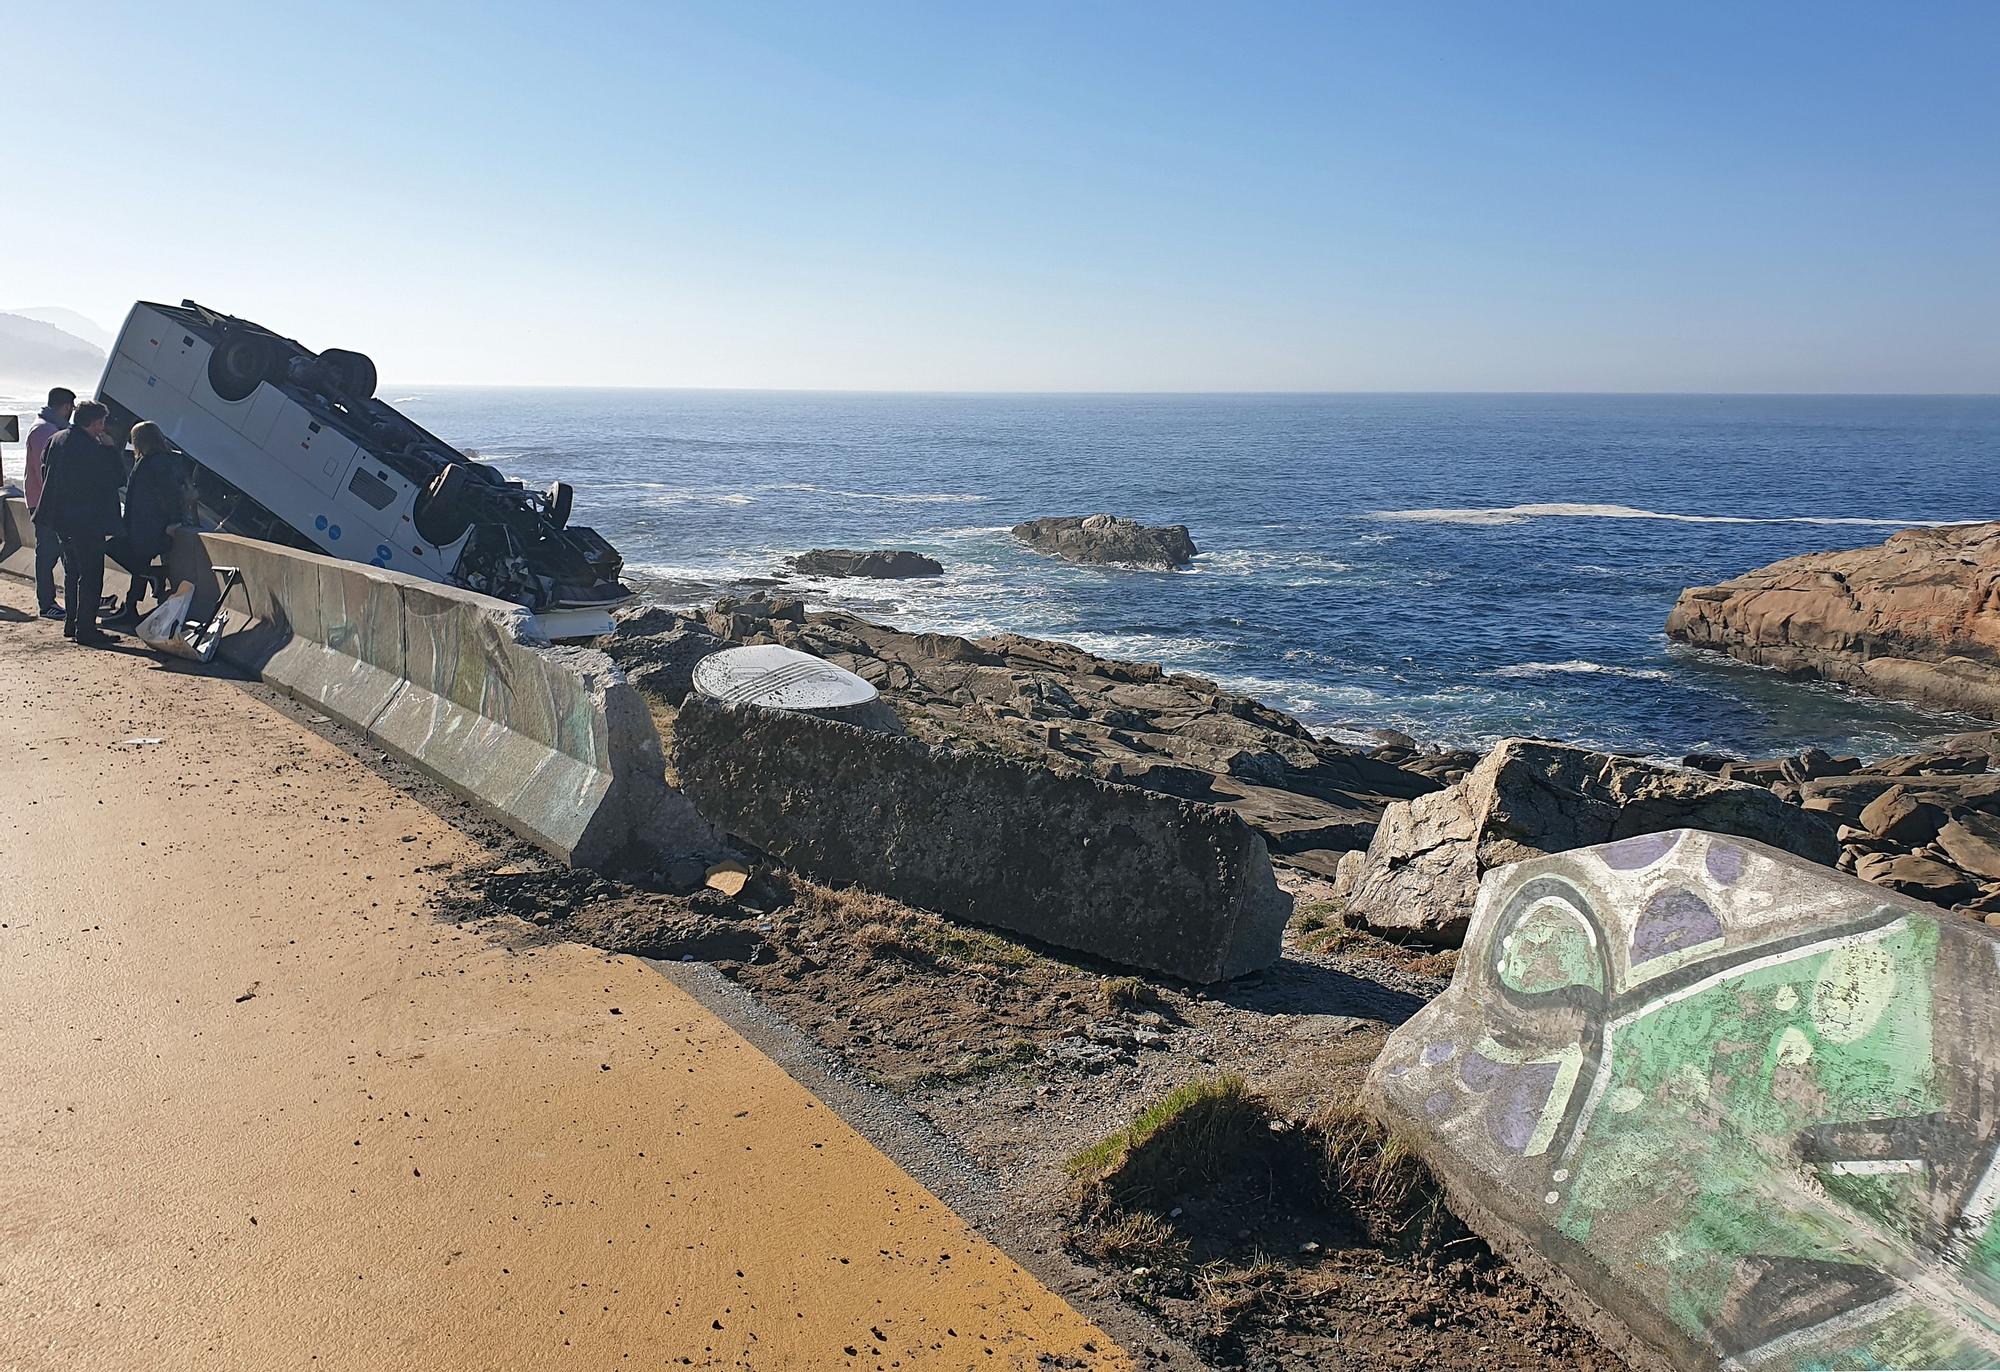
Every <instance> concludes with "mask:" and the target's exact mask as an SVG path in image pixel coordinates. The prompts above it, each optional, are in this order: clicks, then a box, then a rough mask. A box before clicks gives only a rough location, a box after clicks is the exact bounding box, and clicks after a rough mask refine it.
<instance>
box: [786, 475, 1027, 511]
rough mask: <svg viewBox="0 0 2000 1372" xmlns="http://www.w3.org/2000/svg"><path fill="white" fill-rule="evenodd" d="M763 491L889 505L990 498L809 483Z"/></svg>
mask: <svg viewBox="0 0 2000 1372" xmlns="http://www.w3.org/2000/svg"><path fill="white" fill-rule="evenodd" d="M764 489H766V490H772V491H806V492H809V493H811V494H813V495H830V496H833V497H834V498H836V499H838V500H881V501H886V502H887V503H889V504H891V505H977V504H979V503H981V502H983V501H985V500H987V499H989V498H990V497H988V496H983V495H966V494H964V493H962V492H957V491H926V492H912V493H906V494H902V495H895V494H891V493H889V492H886V491H843V490H840V489H838V488H837V487H833V486H818V485H815V484H813V483H812V482H810V481H781V482H778V483H776V484H775V485H772V486H768V487H765V488H764Z"/></svg>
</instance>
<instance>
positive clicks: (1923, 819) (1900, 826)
mask: <svg viewBox="0 0 2000 1372" xmlns="http://www.w3.org/2000/svg"><path fill="white" fill-rule="evenodd" d="M1948 818H1949V816H1948V815H1947V814H1946V813H1945V810H1944V807H1943V806H1941V805H1939V804H1937V802H1935V801H1932V800H1926V799H1924V798H1923V797H1922V796H1916V795H1912V794H1910V792H1909V791H1908V790H1907V789H1906V788H1904V787H1902V786H1891V787H1890V788H1889V789H1888V790H1886V791H1884V792H1883V793H1882V794H1881V795H1879V796H1877V797H1875V799H1873V800H1871V801H1869V802H1868V804H1867V805H1865V806H1863V807H1862V810H1861V827H1862V828H1864V829H1866V830H1867V831H1868V832H1869V833H1871V834H1873V835H1875V836H1876V837H1877V838H1883V839H1888V840H1889V841H1891V842H1892V843H1900V844H1903V845H1904V846H1905V847H1910V848H1914V847H1917V846H1918V845H1919V844H1924V843H1929V842H1930V841H1931V840H1932V839H1934V838H1936V837H1937V834H1938V830H1940V829H1942V828H1943V827H1944V824H1945V821H1946V820H1947V819H1948Z"/></svg>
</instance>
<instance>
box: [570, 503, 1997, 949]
mask: <svg viewBox="0 0 2000 1372" xmlns="http://www.w3.org/2000/svg"><path fill="white" fill-rule="evenodd" d="M1057 522H1059V523H1062V524H1064V525H1068V524H1070V523H1072V522H1074V523H1077V524H1078V525H1079V526H1080V524H1081V521H1057ZM1123 522H1124V521H1119V523H1123ZM1135 527H1136V526H1135ZM1989 553H1990V554H1991V555H1992V556H1994V557H1995V558H1997V559H2000V525H1982V526H1962V527H1959V528H1953V529H1923V530H1911V531H1908V532H1907V533H1904V534H1898V535H1896V536H1895V537H1893V538H1891V539H1890V540H1889V541H1888V542H1887V543H1886V544H1884V545H1881V546H1880V547H1877V548H1873V549H1862V550H1857V551H1855V552H1850V553H1828V554H1816V555H1813V556H1811V557H1806V558H1794V559H1790V560H1789V561H1787V562H1782V563H1778V564H1775V565H1774V566H1773V567H1769V568H1764V569H1761V570H1760V571H1756V572H1751V573H1747V574H1746V575H1744V576H1742V577H1739V578H1736V579H1735V580H1734V581H1731V582H1727V583H1724V584H1723V585H1722V586H1719V587H1701V588H1695V589H1692V590H1690V591H1688V592H1687V593H1686V594H1684V595H1683V596H1682V598H1681V601H1680V604H1679V605H1678V606H1677V607H1676V608H1675V611H1674V617H1673V619H1672V620H1671V621H1670V626H1669V627H1670V632H1672V633H1673V634H1674V636H1675V637H1676V638H1679V639H1681V640H1682V641H1685V642H1696V643H1700V644H1702V645H1703V646H1710V647H1718V648H1721V649H1723V650H1725V651H1728V652H1730V653H1731V654H1732V655H1734V656H1738V657H1742V658H1745V659H1747V660H1752V661H1761V662H1765V663H1766V664H1767V665H1777V666H1789V668H1790V669H1792V670H1799V671H1810V672H1812V673H1813V674H1815V675H1821V676H1825V677H1828V678H1830V679H1834V680H1842V681H1852V682H1855V683H1856V684H1860V685H1863V686H1864V687H1865V688H1869V689H1884V683H1885V682H1886V683H1888V684H1889V685H1902V684H1907V683H1909V682H1912V681H1916V680H1918V679H1919V678H1918V677H1916V676H1912V675H1911V674H1910V672H1909V671H1908V670H1907V669H1908V668H1910V666H1911V665H1912V664H1918V665H1924V666H1925V668H1926V671H1927V672H1928V675H1925V676H1923V677H1922V678H1921V680H1922V681H1924V682H1926V683H1928V684H1929V686H1928V692H1929V693H1928V694H1924V693H1921V692H1920V693H1918V694H1920V695H1922V698H1924V699H1925V700H1926V701H1927V702H1929V703H1950V704H1952V705H1955V706H1957V707H1961V708H1964V707H1969V706H1977V705H1980V704H1982V703H1983V702H1985V701H1986V699H1987V695H1986V694H1985V693H1987V692H1990V693H1991V701H1992V703H1991V705H1990V706H1988V707H1987V708H1988V709H1989V711H1990V712H1992V713H1995V714H2000V672H1993V673H1989V674H1987V675H1985V676H1983V677H1981V678H1980V679H1979V680H1977V681H1976V682H1975V679H1974V675H1973V674H1974V673H1987V669H1986V668H1985V667H1984V666H1983V665H1982V663H1983V661H1984V660H1985V659H1982V658H1979V657H1975V656H1973V654H1974V653H1975V652H1987V653H1990V656H1991V658H1992V660H1994V661H1995V662H1996V663H2000V649H1994V650H1988V649H1986V648H1984V647H1982V646H1981V645H1982V644H1983V643H1984V642H1985V637H1984V635H1985V634H1986V632H1987V630H1988V628H1989V626H1988V624H1987V623H1986V620H1985V617H1984V616H1985V614H1986V611H1985V609H1984V604H1985V599H1986V596H1987V591H1986V590H1985V589H1983V588H1984V587H1985V585H1986V583H1985V581H1984V580H1983V578H1984V576H1985V573H1983V572H1982V571H1981V570H1980V568H1981V567H1982V566H1983V565H1984V563H1983V562H1982V561H1981V559H1983V558H1985V557H1987V556H1988V555H1989ZM853 556H855V557H860V556H865V554H854V555H853ZM1926 567H1928V568H1929V570H1925V568H1926ZM1842 606H1844V607H1846V608H1845V609H1839V613H1836V609H1838V607H1842ZM1857 607H1859V608H1857ZM1913 607H1917V608H1913ZM1898 608H1900V610H1901V611H1902V612H1903V613H1902V614H1901V618H1900V619H1897V618H1896V616H1895V614H1893V613H1892V611H1895V610H1897V609H1898ZM1918 608H1922V613H1919V612H1918ZM1808 610H1811V613H1808ZM1843 615H1845V616H1847V617H1848V618H1854V617H1856V616H1859V617H1862V618H1867V617H1868V616H1873V618H1870V619H1868V622H1869V623H1870V624H1873V625H1875V626H1876V627H1875V628H1873V629H1870V630H1867V631H1863V630H1861V629H1856V628H1853V627H1852V626H1851V625H1848V619H1844V618H1842V616H1843ZM1926 616H1927V617H1926ZM1892 621H1893V622H1895V623H1898V624H1900V626H1901V627H1900V630H1899V631H1898V633H1899V635H1900V636H1895V635H1891V634H1890V632H1889V630H1888V629H1887V628H1886V627H1883V626H1886V625H1888V624H1890V623H1891V622H1892ZM1826 625H1833V626H1835V627H1832V628H1825V627H1814V626H1826ZM1731 626H1736V627H1733V628H1732V627H1731ZM1843 626H1845V627H1843ZM1990 627H1992V629H1993V633H1994V640H1993V641H1994V642H1995V643H1996V644H2000V620H1996V621H1995V623H1994V625H1993V626H1990ZM1892 637H1894V641H1895V643H1896V645H1897V646H1898V650H1899V653H1900V655H1899V656H1895V657H1889V656H1885V655H1884V654H1883V653H1882V652H1880V651H1873V650H1879V649H1880V648H1881V647H1882V645H1883V644H1885V643H1888V642H1890V640H1891V638H1892ZM762 643H775V644H782V645H784V646H787V647H793V648H798V649H801V650H803V651H806V652H809V653H812V654H814V655H816V656H819V657H822V658H825V659H827V660H828V661H830V662H833V663H835V664H836V665H838V666H841V667H844V668H846V669H848V670H849V671H852V672H854V673H856V674H857V675H859V676H861V677H862V678H863V679H865V680H867V681H869V682H870V683H872V684H873V685H874V686H876V688H877V689H878V690H879V691H881V693H882V699H883V701H884V703H885V704H886V705H887V707H888V709H889V710H890V711H892V712H893V721H892V722H891V723H890V727H894V728H899V729H900V730H902V731H903V732H906V733H908V734H909V735H911V736H913V737H916V738H918V739H920V740H922V741H924V742H928V743H938V744H949V745H953V746H957V747H961V748H969V749H975V750H984V751H988V752H993V753H998V754H1001V755H1003V756H1006V757H1010V758H1014V759H1017V760H1021V761H1027V762H1032V763H1036V764H1039V765H1043V766H1047V767H1049V768H1052V769H1054V770H1056V771H1058V772H1065V773H1072V774H1077V775H1084V776H1090V777H1093V778H1096V779H1098V780H1101V781H1108V782H1113V783H1122V784H1126V785H1132V786H1138V787H1141V788H1144V789H1147V790H1152V791H1157V792H1161V793H1164V794H1167V795H1172V796H1176V797H1179V798H1181V799H1186V800H1195V801H1200V802H1204V803H1207V804H1211V805H1215V806H1218V807H1220V808H1222V809H1224V810H1228V811H1231V812H1233V813H1235V814H1238V815H1240V816H1241V817H1242V818H1243V819H1244V820H1245V821H1246V822H1247V823H1248V824H1250V825H1251V826H1252V827H1253V828H1254V829H1256V830H1257V831H1258V832H1259V833H1260V834H1261V835H1262V836H1263V837H1264V839H1265V842H1266V844H1267V845H1268V846H1269V848H1270V850H1271V854H1272V857H1273V860H1274V861H1275V862H1277V863H1278V864H1279V865H1280V866H1281V867H1289V868H1292V869H1294V870H1295V871H1297V872H1298V873H1299V874H1300V876H1301V877H1303V878H1323V879H1326V880H1328V881H1330V882H1331V883H1332V885H1331V886H1330V887H1328V888H1327V889H1328V891H1329V892H1330V893H1331V895H1332V896H1333V898H1335V899H1338V900H1340V901H1342V902H1344V903H1345V905H1346V907H1347V914H1346V916H1345V917H1346V918H1349V919H1351V921H1352V922H1353V923H1354V924H1355V925H1356V926H1357V927H1368V928H1373V929H1376V930H1379V931H1383V932H1387V933H1390V934H1392V936H1395V937H1401V938H1412V939H1416V940H1419V941H1424V942H1431V943H1436V944H1441V945H1445V946H1450V945H1452V944H1453V943H1455V942H1456V938H1457V936H1458V935H1459V934H1461V933H1462V931H1463V927H1464V920H1465V918H1466V917H1467V916H1468V915H1469V913H1470V901H1471V897H1472V893H1473V891H1475V890H1476V889H1477V885H1478V878H1479V875H1480V874H1481V873H1482V872H1483V871H1484V870H1485V869H1486V868H1487V867H1490V866H1493V865H1498V864H1499V863H1503V862H1507V861H1512V860H1515V859H1516V858H1518V857H1522V856H1533V855H1537V854H1540V853H1545V852H1553V851H1558V850H1560V849H1563V848H1568V847H1576V846H1581V845H1584V844H1590V843H1597V842H1603V841H1607V840H1609V839H1612V838H1619V837H1626V836H1629V835H1632V834H1637V833H1645V832H1651V831H1656V830H1658V829H1661V828H1666V827H1671V826H1673V825H1678V824H1692V825H1695V826H1697V827H1710V828H1718V829H1720V830H1723V831H1726V832H1731V833H1736V834H1739V835H1741V836H1744V837H1749V838H1753V839H1757V840H1759V841H1763V842H1769V843H1772V844H1774V845H1776V846H1779V847H1782V848H1785V849H1787V850H1789V851H1792V852H1795V853H1798V854H1800V855H1801V856H1804V857H1807V858H1809V859H1811V860H1813V861H1816V862H1821V863H1825V864H1828V865H1836V866H1838V868H1839V869H1840V870H1842V871H1845V872H1849V873H1852V874H1853V875H1855V876H1858V877H1861V878H1863V879H1864V880H1869V881H1873V882H1876V883H1877V884H1880V885H1882V886H1884V887H1886V888H1888V889H1890V890H1893V891H1895V892H1897V893H1898V894H1900V895H1903V896H1906V897H1909V898H1912V899H1919V900H1925V901H1929V902H1932V903H1935V904H1939V905H1944V906H1948V907H1952V908H1958V909H1962V910H1964V911H1966V912H1967V913H1968V914H1970V915H1972V916H1974V917H1979V918H1984V917H1986V916H1987V915H1989V914H1990V915H1994V916H1995V917H1996V922H2000V731H1995V732H1993V733H1983V734H1965V735H1958V736H1951V737H1944V738H1940V739H1939V740H1937V741H1935V742H1934V743H1933V744H1932V745H1930V746H1927V747H1925V748H1923V749H1920V750H1919V751H1917V752H1914V753H1910V754H1904V755H1899V756H1897V757H1891V758H1887V759H1883V760H1881V761H1879V762H1875V763H1872V764H1864V763H1863V762H1862V761H1861V760H1860V759H1858V758H1834V757H1831V756H1829V755H1827V754H1826V753H1824V752H1822V751H1820V750H1817V749H1808V750H1806V751H1804V752H1802V753H1800V754H1798V755H1796V756H1794V757H1786V758H1777V759H1768V760H1761V761H1760V760H1743V759H1733V758H1725V757H1719V756H1713V755H1697V756H1691V757H1689V758H1687V759H1685V765H1684V766H1683V767H1681V768H1666V767H1661V766H1658V765H1657V764H1653V763H1649V762H1646V761H1643V760H1640V759H1633V758H1624V757H1617V756H1613V755H1610V754H1604V753H1597V752H1592V751H1590V750H1586V749H1578V748H1572V747H1568V746H1566V745H1560V744H1554V743H1550V742H1547V741H1524V740H1507V741H1505V742H1503V743H1502V744H1501V745H1499V746H1497V747H1496V748H1495V749H1493V750H1492V751H1490V752H1489V753H1487V754H1485V755H1483V756H1482V754H1480V753H1478V752H1474V751H1469V750H1462V749H1445V748H1425V747H1423V746H1422V745H1420V744H1419V743H1418V742H1417V741H1416V740H1414V739H1411V738H1409V737H1408V736H1407V735H1403V734H1399V733H1395V732H1394V731H1388V730H1384V731H1377V733H1376V737H1377V738H1378V739H1379V742H1377V743H1376V744H1374V745H1373V746H1368V747H1357V746H1351V745H1348V744H1343V743H1338V742H1334V741H1332V740H1329V739H1327V738H1323V737H1320V736H1319V735H1317V734H1316V733H1315V732H1314V731H1313V730H1312V729H1311V728H1310V727H1308V726H1307V725H1306V724H1304V723H1303V722H1301V721H1300V720H1298V719H1296V718H1294V717H1293V716H1291V715H1289V714H1287V713H1285V712H1284V711H1282V710H1277V709H1274V708H1272V707H1270V706H1268V705H1265V704H1264V703H1262V702H1260V701H1257V700H1255V699H1252V698H1250V697H1247V696H1243V695H1238V694H1236V693H1233V692H1230V691H1228V690H1226V689H1224V688H1223V687H1221V686H1220V685H1218V684H1217V683H1216V682H1214V681H1211V680H1208V679H1206V678H1203V677H1198V676H1192V675H1188V674H1183V673H1171V672H1167V671H1165V670H1163V669H1162V668H1160V667H1159V666H1157V665H1154V664H1149V663H1136V662H1125V661H1119V660H1116V659H1112V658H1105V657H1099V656H1097V655H1095V654H1092V653H1088V652H1085V651H1084V650H1082V649H1080V648H1077V647H1074V646H1072V645H1069V644H1065V643H1060V642H1054V641H1050V640H1045V639H1037V638H1029V637H1025V636H1022V635H1018V634H1000V635H994V636H991V637H986V638H977V639H975V638H964V637H959V636H956V635H951V634H939V633H911V632H906V631H904V630H900V629H896V628H892V627H889V626H887V625H882V624H877V623H873V622H871V621H869V620H866V619H863V618H861V617H859V616H857V615H854V614H849V613H846V612H843V611H838V610H822V611H808V610H807V608H806V605H805V603H804V602H803V601H802V600H799V599H796V598H792V597H789V596H787V595H785V594H784V593H783V591H782V588H779V589H768V590H759V591H757V592H755V593H754V594H751V595H749V596H722V597H719V598H718V599H716V600H715V601H714V602H713V603H711V604H709V605H707V606H705V607H702V608H695V609H688V610H673V609H668V608H666V607H664V606H657V605H655V606H644V607H637V608H634V609H630V610H627V611H625V612H623V613H621V615H620V617H619V624H618V631H617V634H616V635H615V636H614V637H613V638H611V639H609V640H607V641H606V645H605V646H606V647H607V649H608V651H609V652H610V654H611V655H612V657H613V658H614V659H616V660H617V661H618V662H619V663H620V665H621V666H623V667H624V668H625V669H626V671H627V674H628V675H629V676H630V678H631V679H632V681H633V683H634V684H635V685H636V686H637V687H638V688H639V689H640V691H641V692H642V693H643V694H644V695H646V697H647V698H648V699H649V700H650V701H651V702H652V704H653V706H654V708H655V710H656V712H657V713H659V714H660V715H661V717H662V718H661V722H662V724H663V726H664V727H667V728H671V719H672V714H673V712H674V711H675V710H676V709H677V708H678V706H679V705H680V703H681V700H682V699H683V698H684V697H685V695H686V694H687V692H688V690H689V689H690V684H691V673H692V671H693V667H694V664H695V663H696V662H697V661H699V660H700V659H701V658H702V657H704V656H706V655H707V654H709V653H711V652H714V651H717V650H718V649H721V648H725V647H730V646H738V645H747V644H762ZM1783 644H1791V645H1794V647H1792V648H1784V647H1782V646H1781V645H1783ZM1802 644H1803V645H1811V646H1812V652H1813V653H1814V654H1817V656H1812V657H1811V658H1810V665H1804V664H1807V662H1808V659H1807V658H1806V657H1804V656H1795V657H1787V656H1785V654H1786V653H1793V652H1795V650H1796V645H1802ZM1774 645H1779V646H1774ZM1923 653H1928V654H1930V656H1929V657H1928V658H1925V657H1922V656H1920V654H1923ZM1890 663H1893V664H1899V665H1897V666H1895V667H1893V668H1891V667H1889V666H1885V664H1890ZM1939 683H1960V685H1963V684H1964V683H1973V684H1977V685H1978V686H1979V687H1980V689H1979V690H1977V691H1974V690H1971V689H1970V688H1969V687H1967V688H1965V689H1961V688H1960V685H1951V686H1950V687H1949V689H1946V687H1945V686H1941V685H1940V684H1939ZM1884 693H1888V694H1894V693H1898V692H1895V691H1889V690H1886V689H1884ZM886 718H887V717H886V716H885V719H886ZM1475 768H1478V769H1479V771H1478V773H1476V774H1475V773H1474V769H1475ZM1704 774H1706V775H1704Z"/></svg>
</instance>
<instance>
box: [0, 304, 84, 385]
mask: <svg viewBox="0 0 2000 1372" xmlns="http://www.w3.org/2000/svg"><path fill="white" fill-rule="evenodd" d="M103 374H104V349H103V348H100V347H98V346H97V345H95V344H93V343H90V342H87V341H85V340H84V339H81V338H78V337H77V336H76V335H75V334H73V333H69V332H67V331H66V330H63V329H59V328H57V327H56V326H55V325H53V324H50V323H48V322H46V321H45V320H40V319H30V318H28V317H26V316H25V315H18V314H0V384H6V385H9V386H15V387H22V386H26V387H40V386H68V387H70V388H71V389H73V390H75V391H76V392H77V393H78V394H80V395H81V394H85V393H88V392H90V391H94V390H96V389H97V381H98V378H99V377H101V376H102V375H103Z"/></svg>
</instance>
